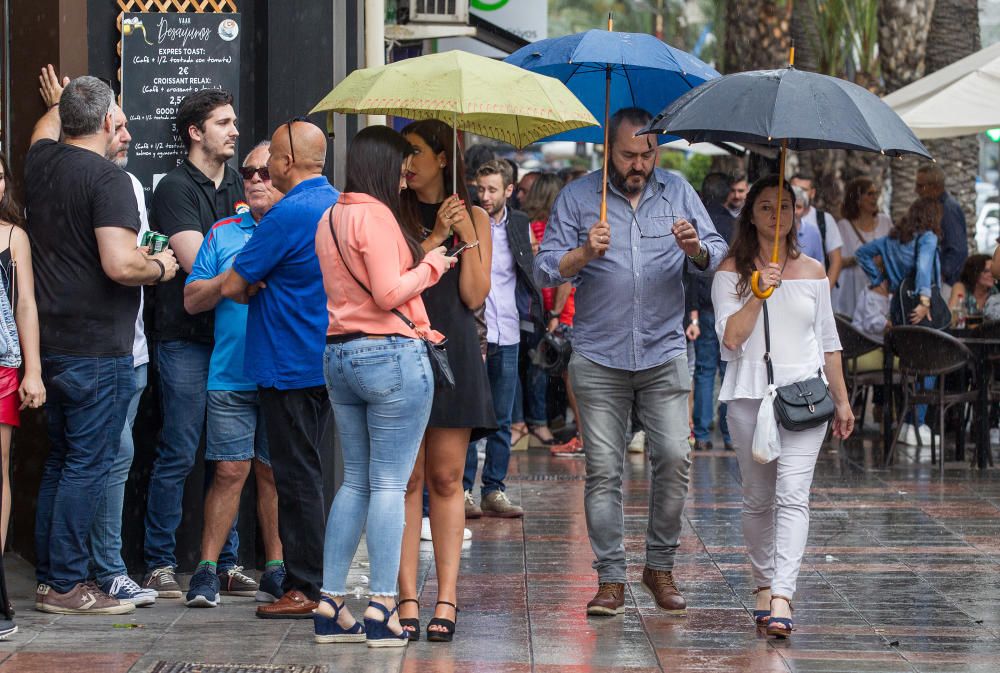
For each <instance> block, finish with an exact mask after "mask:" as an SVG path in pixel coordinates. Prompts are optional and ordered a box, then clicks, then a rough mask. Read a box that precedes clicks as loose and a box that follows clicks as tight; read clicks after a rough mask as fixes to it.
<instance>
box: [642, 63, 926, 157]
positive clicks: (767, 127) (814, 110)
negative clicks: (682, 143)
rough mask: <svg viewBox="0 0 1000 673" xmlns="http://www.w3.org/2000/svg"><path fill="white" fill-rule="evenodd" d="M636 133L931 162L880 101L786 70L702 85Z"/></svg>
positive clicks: (841, 83) (848, 86) (834, 81)
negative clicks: (907, 156) (860, 152)
mask: <svg viewBox="0 0 1000 673" xmlns="http://www.w3.org/2000/svg"><path fill="white" fill-rule="evenodd" d="M639 133H660V134H664V135H668V136H680V137H681V138H684V139H685V140H687V141H689V142H692V143H696V142H723V141H730V142H737V143H754V144H757V145H768V146H772V147H787V148H789V149H793V150H817V149H844V150H863V151H868V152H880V153H882V154H885V155H888V156H893V157H897V156H900V155H903V154H916V155H919V156H922V157H925V158H927V159H930V158H931V155H930V154H928V152H927V148H926V147H924V146H923V144H922V143H921V142H920V141H919V140H917V137H916V136H915V135H914V134H913V131H911V130H910V128H909V127H908V126H907V125H906V124H905V123H904V122H903V120H902V119H900V117H899V115H897V114H896V113H895V112H894V111H893V110H892V108H890V107H889V106H888V105H886V104H885V103H884V102H883V101H882V99H881V98H879V97H878V96H876V95H875V94H873V93H871V92H870V91H868V90H867V89H864V88H862V87H860V86H858V85H857V84H854V83H852V82H848V81H847V80H843V79H839V78H837V77H830V76H828V75H820V74H818V73H814V72H806V71H802V70H796V69H795V68H792V67H788V68H784V69H781V70H752V71H748V72H738V73H734V74H732V75H726V76H724V77H719V78H717V79H714V80H711V81H709V82H705V83H704V84H703V85H701V86H700V87H698V88H697V89H694V90H692V91H689V92H688V93H686V94H684V95H683V96H681V97H679V98H678V99H677V100H675V101H674V102H672V103H670V104H669V105H667V107H666V108H665V109H664V110H663V111H662V112H661V113H660V114H658V115H657V116H656V118H655V119H653V121H652V123H651V124H650V125H649V127H648V128H646V129H644V130H642V131H640V132H639Z"/></svg>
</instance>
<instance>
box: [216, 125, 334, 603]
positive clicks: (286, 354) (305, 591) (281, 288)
mask: <svg viewBox="0 0 1000 673" xmlns="http://www.w3.org/2000/svg"><path fill="white" fill-rule="evenodd" d="M325 162H326V134H324V133H323V131H321V130H320V129H319V127H318V126H316V125H315V124H312V123H310V122H309V121H304V120H303V121H300V120H293V121H289V122H287V123H285V124H282V125H281V126H279V127H278V129H277V130H276V131H275V132H274V134H273V135H272V137H271V157H270V159H269V160H268V162H267V167H268V170H269V171H270V175H271V183H272V184H273V185H274V187H275V188H277V189H278V190H280V191H281V192H283V193H284V194H285V196H284V198H283V199H282V200H281V201H280V202H278V203H277V204H276V205H275V206H274V207H273V208H272V209H271V211H270V212H269V213H268V214H267V215H266V216H265V217H264V219H263V220H261V221H260V224H259V225H258V228H257V232H256V233H255V234H254V236H253V238H251V239H250V241H249V242H248V243H247V245H246V247H244V248H243V250H242V252H240V253H239V254H238V255H237V256H236V260H235V261H234V262H233V267H232V268H231V269H230V270H229V271H228V272H226V275H225V277H224V278H223V280H222V295H223V296H224V297H228V298H229V299H232V300H234V301H237V302H240V303H249V304H250V312H249V315H248V318H247V339H246V354H245V365H246V374H247V376H248V377H250V378H251V379H252V380H253V381H255V382H256V383H257V387H258V389H259V393H260V406H261V411H262V412H263V414H264V419H265V422H266V423H267V439H268V447H269V449H270V453H271V465H272V468H273V469H274V480H275V484H276V485H277V489H278V526H279V530H280V533H281V540H282V542H284V545H285V551H286V552H287V556H286V558H285V568H286V571H287V578H286V580H285V585H284V590H285V594H284V595H283V596H282V597H281V598H280V599H279V600H278V601H277V602H275V603H272V604H270V605H262V606H259V607H258V608H257V616H258V617H261V618H263V619H311V618H312V611H313V609H314V608H316V606H317V601H318V600H319V591H320V586H321V584H322V580H323V539H324V533H325V528H326V512H325V508H324V501H323V468H322V464H321V461H320V443H321V440H322V436H323V429H324V427H325V426H326V424H327V421H328V419H329V415H330V401H329V398H328V396H327V392H326V385H325V381H324V377H323V350H324V348H325V347H326V329H327V324H328V321H329V318H328V316H327V312H326V292H325V291H324V289H323V274H322V272H321V271H320V268H319V260H318V259H317V258H316V242H315V240H316V225H317V223H318V222H319V219H320V217H321V216H322V215H323V212H324V211H326V209H327V208H329V207H331V206H332V205H333V204H334V203H335V202H336V201H337V197H338V196H339V194H338V192H337V190H335V189H334V188H333V187H332V186H331V185H330V183H329V181H328V180H327V179H326V178H325V177H323V167H324V164H325Z"/></svg>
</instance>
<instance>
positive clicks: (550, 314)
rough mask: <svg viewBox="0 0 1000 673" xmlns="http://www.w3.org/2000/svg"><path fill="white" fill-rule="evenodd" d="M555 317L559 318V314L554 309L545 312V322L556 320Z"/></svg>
mask: <svg viewBox="0 0 1000 673" xmlns="http://www.w3.org/2000/svg"><path fill="white" fill-rule="evenodd" d="M557 318H559V314H558V313H556V312H555V311H546V312H545V322H550V321H552V320H556V319H557Z"/></svg>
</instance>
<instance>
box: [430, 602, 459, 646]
mask: <svg viewBox="0 0 1000 673" xmlns="http://www.w3.org/2000/svg"><path fill="white" fill-rule="evenodd" d="M435 605H450V606H451V607H453V608H455V619H456V620H457V619H458V606H457V605H455V604H454V603H449V602H448V601H438V602H437V603H435ZM432 626H443V627H444V629H445V630H444V631H437V630H435V631H432V630H431V627H432ZM454 637H455V621H454V620H451V619H444V618H443V617H435V618H434V619H432V620H430V621H429V622H427V640H428V642H431V643H450V642H451V641H452V639H453V638H454Z"/></svg>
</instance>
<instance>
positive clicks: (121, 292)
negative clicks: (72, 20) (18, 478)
mask: <svg viewBox="0 0 1000 673" xmlns="http://www.w3.org/2000/svg"><path fill="white" fill-rule="evenodd" d="M60 126H61V130H62V133H63V135H64V137H65V142H63V143H59V142H55V141H53V140H51V138H52V137H57V136H58V133H59V130H60ZM128 140H129V136H128V131H127V130H125V116H124V114H122V112H121V110H120V109H119V108H118V106H117V105H115V104H114V95H113V93H112V91H111V88H110V87H109V86H108V85H107V84H105V83H103V82H101V81H100V80H99V79H96V78H94V77H80V78H77V79H75V80H73V81H72V82H70V83H69V84H68V85H67V86H66V88H65V90H64V91H63V93H62V96H61V97H60V101H59V103H57V104H56V105H53V106H52V107H51V108H50V109H49V111H48V112H47V113H46V114H45V116H44V117H42V119H41V120H39V122H38V124H37V125H36V126H35V130H34V133H33V134H32V138H31V148H30V149H29V150H28V155H27V157H26V159H25V165H24V173H25V197H26V204H27V216H28V217H27V219H28V235H29V237H30V238H31V245H32V248H33V249H34V255H33V258H34V279H35V287H36V294H37V299H38V318H39V323H40V327H41V351H42V352H41V354H42V376H43V380H44V382H45V387H46V390H47V393H48V402H47V403H46V411H47V419H48V434H49V442H50V444H51V447H50V450H49V456H48V459H47V460H46V462H45V468H44V471H43V473H42V481H41V485H40V487H39V492H38V507H37V511H36V522H35V546H36V553H37V556H38V560H37V566H36V575H37V578H38V583H39V584H38V590H37V592H36V595H35V607H36V609H38V610H40V611H42V612H51V613H57V614H122V613H126V612H131V611H133V610H134V609H135V606H134V605H133V604H132V603H127V602H121V601H118V600H117V599H114V598H111V597H110V596H108V595H107V594H104V593H103V592H102V591H100V590H99V589H97V588H96V587H94V586H93V585H88V584H86V581H87V574H88V570H87V564H88V561H89V558H90V552H89V550H88V548H87V541H88V537H89V534H90V530H91V527H92V524H93V520H94V516H95V514H96V507H97V504H98V502H99V500H100V496H101V495H102V494H103V492H104V490H105V484H106V482H107V479H108V475H109V473H110V471H111V466H112V464H113V462H114V460H115V457H116V454H117V451H118V446H119V436H120V434H121V428H122V427H123V426H124V424H125V415H126V411H127V408H128V403H129V401H130V399H131V397H132V393H133V392H134V389H135V381H134V378H133V371H132V369H133V367H132V342H133V338H134V329H135V327H134V326H135V316H136V313H137V311H138V309H139V289H138V286H140V285H144V284H153V283H157V282H160V281H168V280H170V279H171V278H173V276H174V274H175V273H176V270H177V263H176V261H175V260H174V257H173V253H172V252H171V251H169V250H166V251H164V252H162V253H160V254H157V255H153V256H150V255H147V254H146V252H145V251H144V250H140V249H138V248H136V235H137V232H138V230H139V209H138V205H137V203H136V200H135V194H134V192H133V189H132V182H131V180H130V179H129V177H128V176H127V175H126V173H125V172H124V171H123V170H122V169H121V168H119V167H118V166H116V165H115V164H114V163H112V162H111V161H109V160H108V159H109V158H110V157H111V156H112V155H113V154H115V153H117V151H118V149H119V147H120V143H123V142H125V143H127V142H128Z"/></svg>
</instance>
